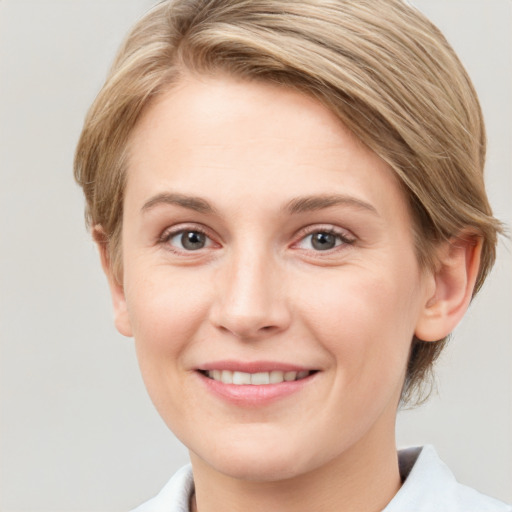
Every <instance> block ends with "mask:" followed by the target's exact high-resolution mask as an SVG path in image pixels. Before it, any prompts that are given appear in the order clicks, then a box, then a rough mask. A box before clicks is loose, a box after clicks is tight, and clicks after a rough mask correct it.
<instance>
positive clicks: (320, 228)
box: [292, 224, 357, 253]
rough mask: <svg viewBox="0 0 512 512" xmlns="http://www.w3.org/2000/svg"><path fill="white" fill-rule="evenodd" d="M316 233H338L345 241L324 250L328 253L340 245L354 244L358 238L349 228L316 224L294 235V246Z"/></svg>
mask: <svg viewBox="0 0 512 512" xmlns="http://www.w3.org/2000/svg"><path fill="white" fill-rule="evenodd" d="M314 233H329V234H332V235H336V236H338V237H340V239H341V241H342V242H343V243H341V244H339V245H338V246H336V247H334V248H333V249H327V250H325V251H323V252H325V253H328V252H330V251H335V250H336V249H338V247H342V246H345V245H352V244H353V243H354V242H356V240H357V239H356V237H355V236H354V235H353V234H352V233H351V232H350V231H349V230H347V229H344V228H340V227H338V226H335V225H333V224H314V225H311V226H307V227H305V228H302V229H301V230H299V232H298V233H297V234H296V235H295V237H294V239H295V242H293V244H292V247H293V246H296V245H298V244H299V243H300V242H302V241H303V240H304V239H305V238H306V237H308V236H311V235H312V234H314ZM304 250H307V249H304ZM314 252H322V251H314Z"/></svg>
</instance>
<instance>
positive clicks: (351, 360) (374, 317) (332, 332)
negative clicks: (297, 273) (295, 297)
mask: <svg viewBox="0 0 512 512" xmlns="http://www.w3.org/2000/svg"><path fill="white" fill-rule="evenodd" d="M399 274H400V273H399V272H387V273H385V272H369V271H368V269H363V268H351V269H347V272H343V273H339V274H338V275H335V274H334V273H333V275H332V276H331V277H330V278H329V279H324V280H320V281H317V283H316V284H315V286H308V293H307V294H303V300H302V304H301V309H302V310H303V311H304V314H303V318H306V319H307V320H306V321H307V325H308V328H309V330H310V331H312V332H314V333H315V337H316V338H317V339H318V341H319V342H320V343H322V345H324V347H325V348H326V350H327V351H328V352H329V353H330V354H331V357H332V358H333V359H334V360H335V364H336V365H340V366H342V367H343V368H344V371H343V372H341V373H340V375H342V376H343V377H344V378H345V379H347V380H351V379H359V378H360V377H361V376H362V375H368V380H375V378H372V377H371V375H381V376H383V375H384V376H385V375H387V374H389V377H390V378H391V377H392V376H393V375H397V374H398V376H401V374H402V370H403V368H404V367H405V362H406V359H407V355H408V351H409V346H410V343H411V340H412V336H413V333H414V327H415V324H416V316H417V301H418V300H417V297H416V293H415V287H414V286H413V285H412V284H411V283H410V282H407V281H405V280H404V279H403V278H401V277H400V275H399Z"/></svg>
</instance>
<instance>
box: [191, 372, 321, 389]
mask: <svg viewBox="0 0 512 512" xmlns="http://www.w3.org/2000/svg"><path fill="white" fill-rule="evenodd" d="M201 373H203V375H206V377H208V378H210V379H213V380H215V381H217V382H222V383H223V384H234V385H236V386H246V385H253V386H261V385H268V384H281V383H282V382H292V381H296V380H302V379H305V378H306V377H309V375H311V374H312V373H313V371H309V370H302V371H280V370H273V371H270V372H256V373H247V372H240V371H231V370H208V371H203V372H201Z"/></svg>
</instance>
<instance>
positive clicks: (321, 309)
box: [113, 77, 431, 480]
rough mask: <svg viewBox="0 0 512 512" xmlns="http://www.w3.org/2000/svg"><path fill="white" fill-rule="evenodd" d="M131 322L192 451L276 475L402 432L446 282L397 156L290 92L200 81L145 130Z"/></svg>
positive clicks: (130, 274)
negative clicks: (426, 249) (436, 279)
mask: <svg viewBox="0 0 512 512" xmlns="http://www.w3.org/2000/svg"><path fill="white" fill-rule="evenodd" d="M122 240H123V242H122V251H123V276H122V283H123V286H122V287H120V286H119V287H117V288H116V287H115V286H114V287H113V294H114V304H115V309H116V313H117V316H116V323H117V326H118V329H119V330H120V331H121V332H122V333H123V334H126V335H129V336H131V335H133V336H134V337H135V341H136V348H137V354H138V358H139V362H140V368H141V371H142V375H143V378H144V380H145V383H146V386H147V389H148V391H149V394H150V396H151V398H152V400H153V402H154V404H155V405H156V407H157V409H158V411H159V412H160V414H161V416H162V417H163V419H164V420H165V422H166V423H167V424H168V426H169V427H170V428H171V429H172V430H173V431H174V433H175V434H176V435H177V436H178V437H179V438H180V439H181V440H182V441H183V442H184V444H185V445H186V446H187V447H188V448H189V449H190V450H191V454H192V460H193V461H196V462H197V464H203V465H205V467H208V468H210V469H211V470H213V471H218V472H221V473H224V474H228V475H231V476H234V477H239V478H245V479H256V480H276V479H283V478H290V477H293V476H296V475H300V474H305V473H307V472H309V471H313V470H315V469H318V468H320V467H324V466H326V465H329V464H336V463H337V462H338V461H342V460H343V459H344V458H347V457H348V456H349V454H350V453H354V452H358V453H359V454H360V453H363V452H364V451H365V450H366V451H372V450H375V447H376V446H380V445H382V444H383V443H393V442H394V440H393V435H394V421H395V413H396V408H397V403H398V400H399V396H400V391H401V387H402V383H403V379H404V375H405V367H406V363H407V357H408V351H409V347H410V343H411V339H412V337H413V335H414V333H415V331H416V328H417V326H418V323H419V322H420V320H421V317H422V314H423V310H424V307H425V304H426V302H427V300H428V297H429V295H430V293H431V287H430V284H429V283H430V282H431V280H430V278H429V277H428V276H427V275H426V274H425V273H424V272H422V271H421V269H420V268H419V266H418V263H417V260H416V257H415V250H414V245H413V233H412V224H411V217H410V214H409V211H408V208H407V204H406V200H405V198H404V196H403V193H402V191H401V189H400V187H399V185H398V183H397V181H396V180H395V178H394V176H393V174H392V172H391V170H390V169H389V168H388V166H387V165H386V164H385V163H384V162H383V161H382V160H380V159H379V158H378V157H377V156H376V155H375V154H374V153H373V152H371V151H370V150H369V149H368V148H367V147H365V146H364V145H363V144H362V143H360V142H359V141H358V140H357V139H356V138H355V137H354V136H353V135H352V134H351V133H350V132H349V131H348V130H347V129H346V128H345V127H344V126H343V125H341V124H340V122H339V120H337V119H336V118H335V117H334V116H333V115H332V114H331V113H330V112H329V111H328V110H327V109H326V108H324V107H323V106H322V105H320V104H319V103H317V102H315V101H314V100H313V99H310V98H308V97H306V96H303V95H301V94H299V93H297V92H294V91H291V90H288V89H286V88H278V87H277V86H273V85H269V84H261V83H248V82H241V81H236V80H234V79H231V78H223V77H218V78H188V79H187V80H184V81H183V82H182V83H181V84H180V86H179V87H177V88H175V89H173V90H172V91H169V92H168V93H166V94H165V95H163V96H162V97H161V98H160V99H159V100H158V101H157V102H155V103H154V104H152V105H151V106H150V107H149V108H148V110H147V111H146V112H145V113H144V116H143V117H142V119H141V120H140V122H139V124H138V126H137V128H136V129H135V132H134V133H133V136H132V139H131V141H130V157H129V165H128V178H127V187H126V195H125V200H124V218H123V232H122Z"/></svg>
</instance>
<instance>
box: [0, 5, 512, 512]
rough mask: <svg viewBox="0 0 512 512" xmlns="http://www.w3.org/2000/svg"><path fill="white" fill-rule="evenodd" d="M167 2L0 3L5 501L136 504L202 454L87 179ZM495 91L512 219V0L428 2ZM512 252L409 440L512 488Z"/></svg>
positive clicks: (79, 507)
mask: <svg viewBox="0 0 512 512" xmlns="http://www.w3.org/2000/svg"><path fill="white" fill-rule="evenodd" d="M152 3H153V2H151V1H149V0H32V1H30V0H3V1H0V130H1V131H0V172H1V186H0V243H1V250H0V341H1V345H0V358H1V359H0V405H1V410H0V411H1V416H0V429H1V430H0V457H1V459H0V471H1V473H0V510H1V511H3V512H8V511H12V512H14V511H16V512H20V511H37V512H41V511H52V512H57V511H71V510H74V511H85V510H88V511H95V512H96V511H107V510H108V511H116V510H127V509H129V508H131V507H133V506H134V505H136V504H138V503H139V502H141V501H143V500H144V499H146V498H148V497H150V496H151V495H153V494H155V493H156V492H157V491H158V490H159V489H160V487H161V486H162V485H163V484H164V482H165V481H166V480H167V479H168V478H169V476H170V475H171V474H172V473H173V472H174V471H175V469H177V468H178V467H179V466H180V465H182V464H183V463H185V462H186V460H187V455H186V451H185V450H184V448H183V447H181V446H180V445H179V443H178V442H177V441H176V440H175V439H174V437H173V436H172V434H171V433H170V432H168V431H167V429H166V427H165V426H164V424H163V422H162V421H161V420H160V418H159V417H158V416H157V414H156V412H154V410H153V407H152V405H151V403H150V401H149V399H148V397H147V396H146V392H145V390H144V388H143V384H142V381H141V379H140V377H139V375H138V368H137V363H136V360H135V356H134V350H133V346H132V345H133V343H132V341H131V340H129V339H125V338H122V337H121V336H120V335H118V334H117V333H116V331H115V330H114V327H113V324H112V314H111V309H110V300H109V296H108V290H107V286H106V282H105V280H104V278H103V276H102V274H101V271H100V266H99V263H98V261H97V254H96V251H95V248H94V247H93V244H92V242H91V241H90V239H89V236H88V235H87V233H86V232H85V230H84V226H83V212H82V210H83V199H82V195H81V191H80V190H78V188H77V187H76V186H75V184H74V182H73V180H72V157H73V150H74V146H75V144H76V141H77V137H78V134H79V131H80V128H81V123H82V120H83V117H84V114H85V111H86V109H87V107H88V106H89V104H90V102H91V101H92V99H93V98H94V96H95V94H96V92H97V91H98V89H99V87H100V86H101V83H102V80H103V78H104V76H105V73H106V71H107V69H108V66H109V65H110V62H111V60H112V58H113V55H114V52H115V50H116V48H117V46H118V44H119V42H120V41H121V38H122V36H123V35H124V33H125V32H126V30H127V29H128V27H129V26H130V25H131V24H132V23H133V22H134V21H135V19H136V18H137V17H138V16H139V15H140V14H141V13H143V12H144V11H145V10H146V9H147V8H148V7H149V6H150V5H151V4H152ZM413 3H414V4H415V5H417V6H419V7H420V8H421V9H422V10H423V11H424V12H425V13H426V14H427V15H429V16H430V17H431V18H432V19H433V20H434V21H435V22H436V23H437V24H438V25H439V26H440V28H441V29H442V30H443V31H444V32H445V34H446V35H447V37H448V39H449V40H450V42H451V43H452V44H453V46H454V47H455V49H456V50H457V51H458V52H459V54H460V56H461V58H462V60H463V62H464V63H465V65H466V66H467V68H468V70H469V72H470V74H471V76H472V77H473V80H474V82H475V86H476V88H477V90H478V92H479V95H480V99H481V102H482V106H483V109H484V112H485V117H486V121H487V127H488V135H489V157H488V165H487V180H488V188H489V195H490V198H491V202H492V203H493V206H494V209H495V212H496V215H497V216H498V217H499V218H500V219H502V220H504V221H505V222H507V223H508V224H509V225H512V208H511V203H512V201H511V199H510V198H511V193H512V170H511V168H512V154H511V142H512V140H511V133H512V129H511V125H512V106H511V91H512V62H511V61H512V35H511V34H512V30H511V29H512V2H511V1H510V0H478V1H476V0H475V1H470V0H421V1H420V0H416V1H415V2H413ZM511 263H512V256H511V244H510V243H509V242H507V243H504V242H501V244H500V249H499V256H498V261H497V264H496V268H495V270H494V272H493V274H492V275H491V277H490V279H489V281H488V283H487V284H486V286H485V288H484V290H483V293H482V294H481V295H480V297H478V298H477V300H476V301H475V302H474V303H473V305H472V306H471V309H470V311H469V314H468V315H467V317H466V318H465V320H464V321H463V323H462V325H461V326H460V327H459V328H458V329H457V331H456V333H455V336H454V338H453V340H452V343H451V344H450V346H449V348H448V350H447V351H446V353H445V354H444V357H443V358H442V360H441V361H440V364H439V367H438V376H439V378H438V380H439V386H438V387H439V392H438V395H437V396H434V397H433V398H432V399H431V401H430V402H429V403H428V404H427V405H426V406H424V407H422V408H421V409H418V410H415V411H409V412H402V413H400V415H399V420H398V441H399V444H400V445H402V446H403V445H411V444H424V443H432V444H434V445H435V446H436V447H437V449H438V451H439V452H440V454H441V456H442V457H443V458H444V459H445V461H446V462H447V463H448V464H449V466H450V467H451V468H452V469H453V470H454V472H455V474H456V475H457V477H458V478H459V479H460V480H461V481H463V482H465V483H467V484H469V485H472V486H475V487H477V488H478V489H480V490H481V491H483V492H485V493H488V494H491V495H494V496H496V497H499V498H501V499H503V500H507V501H512V434H511V432H512V377H511V375H512V371H511V370H512V343H511V341H512V308H511V306H512V286H511V285H512V265H511Z"/></svg>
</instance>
